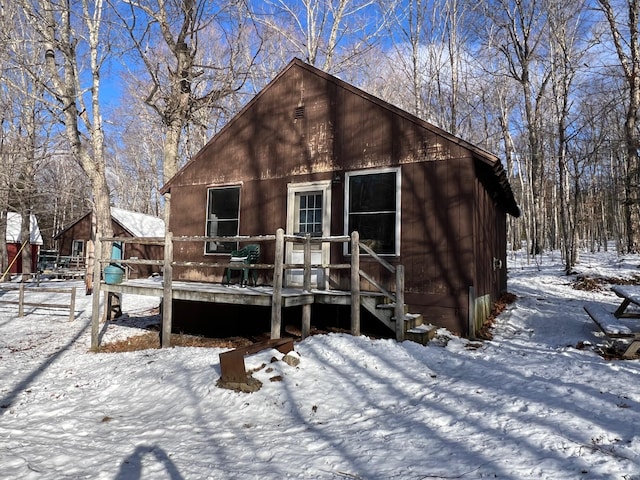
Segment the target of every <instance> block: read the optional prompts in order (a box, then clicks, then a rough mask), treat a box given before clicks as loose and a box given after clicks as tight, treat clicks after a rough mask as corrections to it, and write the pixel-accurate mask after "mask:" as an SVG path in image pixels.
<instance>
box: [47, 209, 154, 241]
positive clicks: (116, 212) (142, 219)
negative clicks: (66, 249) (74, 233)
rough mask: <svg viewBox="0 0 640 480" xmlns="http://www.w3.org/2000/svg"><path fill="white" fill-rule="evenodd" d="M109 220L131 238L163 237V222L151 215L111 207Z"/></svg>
mask: <svg viewBox="0 0 640 480" xmlns="http://www.w3.org/2000/svg"><path fill="white" fill-rule="evenodd" d="M89 215H91V212H87V213H85V214H84V215H82V216H81V217H80V218H78V219H76V220H74V221H73V222H71V223H70V224H68V225H67V226H65V227H64V228H63V229H62V230H60V231H59V232H58V233H57V234H56V235H55V236H54V237H53V238H54V239H56V238H59V237H60V236H62V235H63V234H64V232H66V231H67V230H69V229H70V228H71V227H73V226H74V225H76V224H77V223H79V222H80V221H82V220H84V219H85V218H86V217H88V216H89ZM111 220H113V221H114V222H116V223H117V224H118V225H120V226H121V227H122V228H124V229H125V230H126V231H127V232H129V234H130V235H131V236H132V237H164V233H165V231H164V220H163V219H161V218H158V217H154V216H153V215H147V214H145V213H139V212H132V211H129V210H124V209H122V208H117V207H111Z"/></svg>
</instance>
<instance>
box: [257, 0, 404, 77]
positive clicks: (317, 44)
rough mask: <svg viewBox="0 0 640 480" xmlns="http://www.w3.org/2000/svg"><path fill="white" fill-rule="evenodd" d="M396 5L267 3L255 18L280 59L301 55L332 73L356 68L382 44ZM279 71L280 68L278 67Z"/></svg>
mask: <svg viewBox="0 0 640 480" xmlns="http://www.w3.org/2000/svg"><path fill="white" fill-rule="evenodd" d="M395 4H396V2H395V0H393V1H387V2H384V4H383V5H382V6H381V5H380V4H379V2H378V0H295V1H286V0H265V1H264V2H258V5H260V8H257V9H255V10H254V15H255V18H256V19H257V20H258V21H259V22H260V23H261V24H262V25H263V26H264V27H265V28H266V32H265V34H264V35H265V36H266V37H268V39H270V40H271V42H275V43H277V44H279V45H280V47H281V52H280V53H281V55H286V57H287V58H286V59H281V61H283V63H284V62H287V61H288V60H289V59H290V57H293V56H301V57H302V58H303V59H304V60H305V61H306V62H307V63H309V64H310V65H313V66H316V67H318V68H320V69H321V70H324V71H326V72H330V73H334V74H335V73H341V72H346V71H349V70H353V69H355V68H357V64H358V60H359V59H361V58H362V55H363V54H365V53H366V52H367V51H368V50H369V49H370V48H372V47H373V46H374V45H375V44H376V43H377V42H378V40H379V36H380V34H381V32H383V31H384V28H385V25H386V22H387V19H388V15H387V14H388V12H390V11H392V10H393V9H394V8H395ZM278 68H279V67H278Z"/></svg>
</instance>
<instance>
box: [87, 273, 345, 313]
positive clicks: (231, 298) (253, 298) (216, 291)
mask: <svg viewBox="0 0 640 480" xmlns="http://www.w3.org/2000/svg"><path fill="white" fill-rule="evenodd" d="M171 286H172V290H173V293H172V298H173V299H174V300H188V301H192V302H208V303H227V304H236V305H257V306H265V307H269V306H271V304H272V298H273V287H270V286H266V285H265V286H257V287H250V286H246V287H240V286H239V285H222V284H220V283H207V282H181V281H173V282H172V285H171ZM100 290H103V291H106V292H114V293H129V294H135V295H146V296H152V297H162V296H163V282H162V281H161V280H157V279H135V280H127V281H125V282H122V283H118V284H115V285H110V284H106V283H104V282H102V283H101V284H100ZM346 293H347V292H337V291H321V290H314V291H312V292H304V291H303V290H302V289H299V288H283V289H282V304H283V305H282V306H283V307H293V306H299V305H308V304H311V303H314V302H315V299H316V296H317V295H321V296H325V295H340V296H346V295H345V294H346ZM346 297H347V298H349V299H350V297H349V296H346Z"/></svg>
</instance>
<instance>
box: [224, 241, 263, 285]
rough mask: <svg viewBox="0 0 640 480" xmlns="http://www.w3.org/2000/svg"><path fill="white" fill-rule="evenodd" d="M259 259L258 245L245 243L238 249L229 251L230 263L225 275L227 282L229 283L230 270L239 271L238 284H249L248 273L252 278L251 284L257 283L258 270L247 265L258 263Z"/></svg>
mask: <svg viewBox="0 0 640 480" xmlns="http://www.w3.org/2000/svg"><path fill="white" fill-rule="evenodd" d="M259 259H260V245H256V244H251V245H247V246H245V247H243V248H241V249H240V250H234V251H232V252H231V261H230V263H231V265H229V267H227V272H226V277H227V284H230V283H231V272H232V271H241V272H242V274H241V275H242V276H241V277H240V286H241V287H243V286H246V285H248V284H249V274H251V278H252V279H253V286H254V287H255V286H256V285H257V284H258V270H257V269H255V268H249V267H248V265H252V264H256V263H258V260H259Z"/></svg>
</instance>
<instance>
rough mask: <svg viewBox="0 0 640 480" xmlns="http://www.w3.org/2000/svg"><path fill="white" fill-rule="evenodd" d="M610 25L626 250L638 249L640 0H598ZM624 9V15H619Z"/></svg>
mask: <svg viewBox="0 0 640 480" xmlns="http://www.w3.org/2000/svg"><path fill="white" fill-rule="evenodd" d="M598 3H599V4H600V7H601V10H602V13H603V14H604V16H605V18H606V21H607V24H608V25H609V29H610V33H611V38H612V41H613V44H614V46H615V51H616V54H617V56H618V60H619V61H620V66H621V68H622V71H623V72H624V78H625V79H626V82H627V93H628V99H627V105H626V106H627V108H626V117H625V127H624V130H625V142H626V154H627V166H626V167H627V168H626V175H625V189H624V203H623V205H624V216H625V224H626V234H627V238H626V250H627V251H628V252H637V251H638V248H639V246H640V243H639V242H640V238H639V237H640V227H639V226H638V225H639V222H640V211H639V209H640V189H639V186H638V185H639V182H640V172H639V167H640V157H639V155H640V153H639V152H640V150H639V149H640V133H639V132H638V113H639V111H640V43H639V40H640V38H639V31H638V27H639V22H638V18H639V16H640V2H639V1H638V0H627V1H626V2H625V1H620V2H615V4H614V2H612V1H611V0H598ZM625 9H626V16H624V15H622V12H623V10H625Z"/></svg>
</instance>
